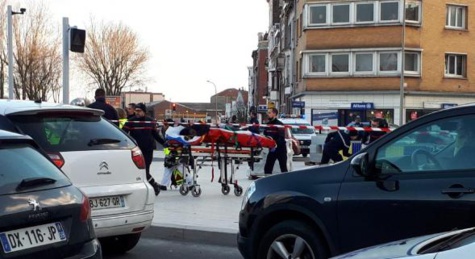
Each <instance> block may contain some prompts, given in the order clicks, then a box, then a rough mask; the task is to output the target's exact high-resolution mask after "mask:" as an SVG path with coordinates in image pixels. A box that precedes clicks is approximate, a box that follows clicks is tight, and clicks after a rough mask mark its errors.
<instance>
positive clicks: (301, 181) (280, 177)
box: [256, 161, 349, 196]
mask: <svg viewBox="0 0 475 259" xmlns="http://www.w3.org/2000/svg"><path fill="white" fill-rule="evenodd" d="M348 168H349V161H343V162H340V163H336V164H333V165H322V166H319V165H316V166H309V167H306V168H303V169H299V170H295V171H292V172H291V173H279V174H275V175H272V176H267V177H264V178H261V179H259V180H256V186H257V187H258V188H257V189H258V192H259V193H260V195H263V196H265V195H268V194H272V193H281V192H298V193H306V194H311V193H314V192H315V191H316V188H315V186H317V185H319V184H331V183H333V184H340V183H341V182H342V181H343V178H344V177H345V175H346V173H347V171H348Z"/></svg>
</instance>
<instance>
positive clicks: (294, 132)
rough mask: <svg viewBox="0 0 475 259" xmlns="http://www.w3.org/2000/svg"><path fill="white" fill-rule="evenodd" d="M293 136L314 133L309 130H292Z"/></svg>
mask: <svg viewBox="0 0 475 259" xmlns="http://www.w3.org/2000/svg"><path fill="white" fill-rule="evenodd" d="M292 133H293V134H314V133H315V131H314V130H313V129H311V128H306V129H304V128H292Z"/></svg>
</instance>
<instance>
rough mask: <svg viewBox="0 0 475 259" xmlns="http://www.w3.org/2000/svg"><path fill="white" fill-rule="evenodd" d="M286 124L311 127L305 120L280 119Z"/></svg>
mask: <svg viewBox="0 0 475 259" xmlns="http://www.w3.org/2000/svg"><path fill="white" fill-rule="evenodd" d="M279 120H280V121H281V122H282V123H284V124H300V125H302V124H303V125H310V123H309V122H308V121H306V120H304V119H293V118H290V119H289V118H282V119H279Z"/></svg>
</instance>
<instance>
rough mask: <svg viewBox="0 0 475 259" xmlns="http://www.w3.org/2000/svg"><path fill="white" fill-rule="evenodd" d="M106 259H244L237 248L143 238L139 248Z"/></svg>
mask: <svg viewBox="0 0 475 259" xmlns="http://www.w3.org/2000/svg"><path fill="white" fill-rule="evenodd" d="M103 258H104V259H145V258H166V259H183V258H192V259H223V258H226V259H242V256H241V254H240V253H239V251H238V249H237V248H236V247H230V246H217V245H208V244H203V243H190V242H184V241H176V240H173V241H171V240H163V239H151V238H141V239H140V241H139V243H138V244H137V246H136V247H135V248H134V249H132V250H130V251H129V252H128V253H126V254H124V255H107V254H105V255H104V257H103Z"/></svg>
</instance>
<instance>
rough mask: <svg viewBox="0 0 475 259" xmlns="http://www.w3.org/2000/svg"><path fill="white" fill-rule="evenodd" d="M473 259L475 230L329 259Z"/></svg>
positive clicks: (427, 237) (451, 232)
mask: <svg viewBox="0 0 475 259" xmlns="http://www.w3.org/2000/svg"><path fill="white" fill-rule="evenodd" d="M473 255H475V229H474V228H466V229H462V230H454V231H449V232H444V233H439V234H432V235H426V236H421V237H415V238H409V239H403V240H399V241H394V242H390V243H385V244H381V245H376V246H373V247H369V248H363V249H360V250H357V251H354V252H350V253H347V254H344V255H341V256H337V257H332V259H346V258H351V259H380V258H386V259H392V258H394V259H396V258H397V259H436V258H437V259H460V258H472V257H473Z"/></svg>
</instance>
